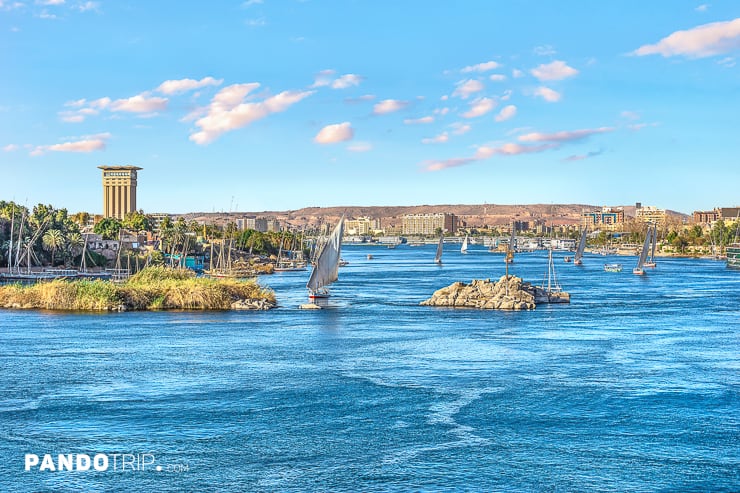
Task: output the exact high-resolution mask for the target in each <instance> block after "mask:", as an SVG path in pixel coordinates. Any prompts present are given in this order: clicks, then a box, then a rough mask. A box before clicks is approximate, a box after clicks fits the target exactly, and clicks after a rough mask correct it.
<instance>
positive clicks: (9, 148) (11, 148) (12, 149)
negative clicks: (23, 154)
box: [3, 144, 18, 152]
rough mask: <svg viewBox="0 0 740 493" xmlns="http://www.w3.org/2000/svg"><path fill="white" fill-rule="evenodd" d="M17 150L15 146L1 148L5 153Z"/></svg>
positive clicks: (9, 145)
mask: <svg viewBox="0 0 740 493" xmlns="http://www.w3.org/2000/svg"><path fill="white" fill-rule="evenodd" d="M17 150H18V146H17V145H16V144H8V145H6V146H5V147H3V151H5V152H13V151H17Z"/></svg>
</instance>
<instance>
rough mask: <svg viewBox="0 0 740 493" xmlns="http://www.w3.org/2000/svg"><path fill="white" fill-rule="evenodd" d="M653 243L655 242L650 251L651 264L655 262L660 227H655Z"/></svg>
mask: <svg viewBox="0 0 740 493" xmlns="http://www.w3.org/2000/svg"><path fill="white" fill-rule="evenodd" d="M652 242H653V246H652V248H651V250H650V261H651V262H655V248H656V246H657V244H658V227H657V226H655V225H653V239H652Z"/></svg>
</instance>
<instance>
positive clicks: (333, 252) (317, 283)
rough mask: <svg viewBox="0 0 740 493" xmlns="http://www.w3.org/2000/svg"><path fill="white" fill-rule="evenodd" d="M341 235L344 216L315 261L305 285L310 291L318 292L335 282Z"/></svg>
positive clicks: (337, 271)
mask: <svg viewBox="0 0 740 493" xmlns="http://www.w3.org/2000/svg"><path fill="white" fill-rule="evenodd" d="M342 235H344V216H342V218H341V219H340V220H339V223H337V225H336V227H335V228H334V231H332V233H331V236H329V238H328V240H327V241H326V243H324V246H323V248H322V249H321V252H320V253H319V256H318V258H317V259H316V266H315V267H314V268H313V270H312V271H311V277H309V278H308V283H307V284H306V287H307V288H308V289H310V290H311V291H313V292H315V291H318V290H319V289H321V288H323V287H324V286H328V285H329V284H331V283H333V282H334V281H336V280H337V278H338V273H339V257H340V256H341V254H342Z"/></svg>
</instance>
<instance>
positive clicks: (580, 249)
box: [573, 228, 587, 264]
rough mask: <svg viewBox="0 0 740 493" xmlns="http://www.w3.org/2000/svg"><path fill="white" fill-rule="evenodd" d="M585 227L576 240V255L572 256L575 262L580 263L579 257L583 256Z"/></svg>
mask: <svg viewBox="0 0 740 493" xmlns="http://www.w3.org/2000/svg"><path fill="white" fill-rule="evenodd" d="M586 231H587V230H586V228H583V231H582V232H581V239H580V241H579V242H578V248H577V249H576V255H575V257H574V258H573V260H574V262H575V263H577V264H578V263H580V262H581V258H583V251H584V250H585V249H586Z"/></svg>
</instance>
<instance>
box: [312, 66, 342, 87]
mask: <svg viewBox="0 0 740 493" xmlns="http://www.w3.org/2000/svg"><path fill="white" fill-rule="evenodd" d="M335 73H336V71H334V70H332V69H326V70H322V71H321V72H319V73H318V74H316V77H315V78H314V82H313V84H312V85H311V87H324V86H328V85H329V84H331V80H332V79H333V78H334V74H335Z"/></svg>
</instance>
